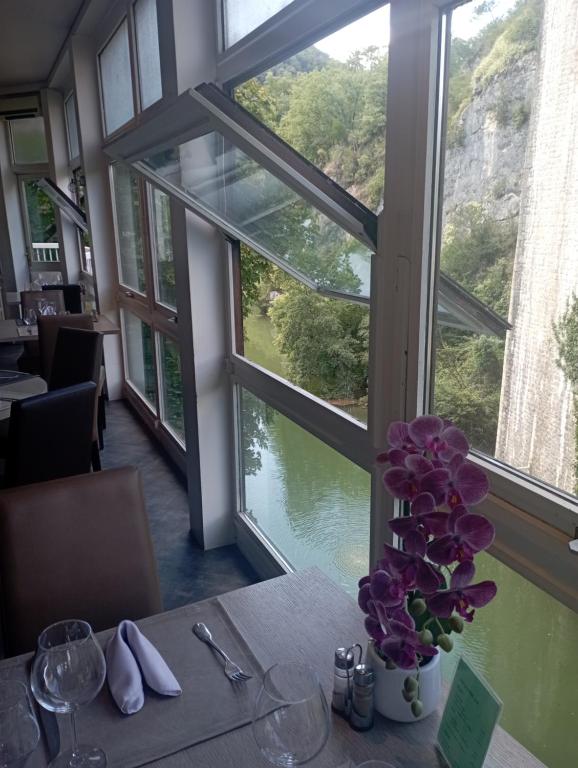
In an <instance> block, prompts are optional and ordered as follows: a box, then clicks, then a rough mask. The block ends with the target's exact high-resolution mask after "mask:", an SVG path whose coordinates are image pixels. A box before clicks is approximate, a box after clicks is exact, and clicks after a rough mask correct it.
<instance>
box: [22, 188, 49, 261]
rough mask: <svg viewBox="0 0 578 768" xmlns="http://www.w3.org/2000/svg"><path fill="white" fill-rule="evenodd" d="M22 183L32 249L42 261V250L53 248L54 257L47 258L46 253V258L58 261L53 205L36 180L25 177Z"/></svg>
mask: <svg viewBox="0 0 578 768" xmlns="http://www.w3.org/2000/svg"><path fill="white" fill-rule="evenodd" d="M23 185H24V198H25V201H26V213H27V216H28V229H29V232H30V239H31V241H32V249H33V251H38V253H37V254H35V255H36V256H37V257H38V260H39V261H43V260H44V255H43V254H42V251H43V250H52V249H53V248H55V249H56V251H57V254H56V258H55V259H54V258H49V257H48V255H46V260H47V261H54V260H55V261H58V232H57V229H56V213H55V211H54V205H53V204H52V201H51V200H50V198H49V197H48V195H47V194H46V192H45V191H44V190H43V189H41V188H40V186H39V185H38V181H37V180H32V179H26V180H25V181H24V182H23ZM33 260H34V255H33Z"/></svg>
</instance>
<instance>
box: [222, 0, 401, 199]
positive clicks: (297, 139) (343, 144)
mask: <svg viewBox="0 0 578 768" xmlns="http://www.w3.org/2000/svg"><path fill="white" fill-rule="evenodd" d="M388 45H389V5H384V6H383V7H382V8H378V9H377V10H375V11H372V12H371V13H369V14H366V15H365V16H363V17H362V18H360V19H357V20H356V21H354V22H352V23H351V24H348V25H347V26H345V27H343V28H342V29H340V30H339V31H337V32H335V33H333V34H331V35H329V36H328V37H326V38H324V39H322V40H319V41H318V42H317V43H315V45H312V46H311V47H309V48H306V49H305V50H303V51H299V53H297V54H295V55H294V56H292V57H291V58H289V59H287V60H286V61H283V62H280V63H279V64H276V65H275V66H274V67H272V68H271V69H269V70H267V71H266V72H264V73H261V74H259V75H258V76H257V77H254V78H252V79H251V80H249V81H247V82H246V83H244V84H243V85H241V86H239V87H238V88H236V89H235V98H236V99H237V101H238V102H239V103H240V104H242V105H243V106H244V107H245V108H246V109H248V110H249V111H250V112H251V113H252V114H253V115H255V117H256V118H257V119H259V120H261V122H263V123H265V125H267V126H268V127H269V128H270V129H271V130H272V131H274V132H275V133H276V134H277V135H278V136H280V137H281V138H282V139H284V140H285V141H287V142H288V143H289V144H290V145H291V146H292V147H294V148H295V149H296V150H297V151H298V152H300V153H301V154H302V155H303V156H304V157H306V158H307V160H309V161H310V162H312V163H313V164H314V165H316V166H317V167H318V168H321V170H322V171H323V172H324V173H326V174H327V175H328V176H330V177H331V178H332V179H334V180H335V181H336V182H337V183H338V184H339V185H340V186H342V187H343V188H344V189H347V191H348V192H350V193H351V194H352V195H353V196H354V197H356V198H357V199H358V200H360V201H361V202H362V203H364V205H366V206H367V207H368V208H371V210H373V211H378V210H380V209H381V208H382V207H383V187H384V167H385V126H386V97H387V74H388ZM320 126H323V128H322V129H320Z"/></svg>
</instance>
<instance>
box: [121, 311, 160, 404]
mask: <svg viewBox="0 0 578 768" xmlns="http://www.w3.org/2000/svg"><path fill="white" fill-rule="evenodd" d="M122 322H123V332H124V333H123V335H124V346H125V359H126V378H127V381H129V382H130V383H131V384H132V385H133V387H134V388H135V389H136V390H137V391H138V392H140V394H141V395H142V396H143V398H144V399H145V400H146V401H147V402H148V404H149V405H150V406H151V408H153V409H156V405H157V384H156V377H155V363H154V349H153V333H152V329H151V327H150V325H147V323H143V321H142V320H141V319H140V318H138V317H137V316H136V315H133V314H132V312H128V311H127V310H126V309H123V310H122Z"/></svg>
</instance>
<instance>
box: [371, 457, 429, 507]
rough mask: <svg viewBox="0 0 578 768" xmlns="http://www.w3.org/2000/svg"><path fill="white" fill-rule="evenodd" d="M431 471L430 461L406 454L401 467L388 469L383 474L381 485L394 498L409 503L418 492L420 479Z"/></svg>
mask: <svg viewBox="0 0 578 768" xmlns="http://www.w3.org/2000/svg"><path fill="white" fill-rule="evenodd" d="M396 458H398V457H397V456H396ZM433 471H435V470H434V466H433V464H432V463H431V461H429V460H428V459H426V458H424V457H423V456H420V455H419V454H417V453H408V454H405V456H404V457H403V464H402V465H401V466H400V465H398V466H393V467H390V468H389V469H388V470H387V471H386V472H385V474H384V476H383V483H384V485H385V487H386V488H387V490H388V491H389V492H390V493H391V495H392V496H393V497H394V498H396V499H404V500H407V501H411V500H412V499H414V498H415V497H416V496H417V495H418V494H419V492H420V483H421V478H422V477H423V476H424V475H426V476H427V475H428V474H431V473H432V472H433Z"/></svg>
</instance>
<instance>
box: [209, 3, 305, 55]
mask: <svg viewBox="0 0 578 768" xmlns="http://www.w3.org/2000/svg"><path fill="white" fill-rule="evenodd" d="M222 1H223V16H224V27H225V46H226V47H227V48H228V47H229V46H231V45H233V44H234V43H236V42H237V41H238V40H240V39H241V38H242V37H245V35H248V34H249V32H252V31H253V30H254V29H256V28H257V27H259V26H260V25H261V24H263V22H265V21H267V19H270V18H271V16H274V15H275V14H276V13H278V12H279V11H280V10H281V9H282V8H285V6H286V5H289V3H290V2H291V0H222Z"/></svg>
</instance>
